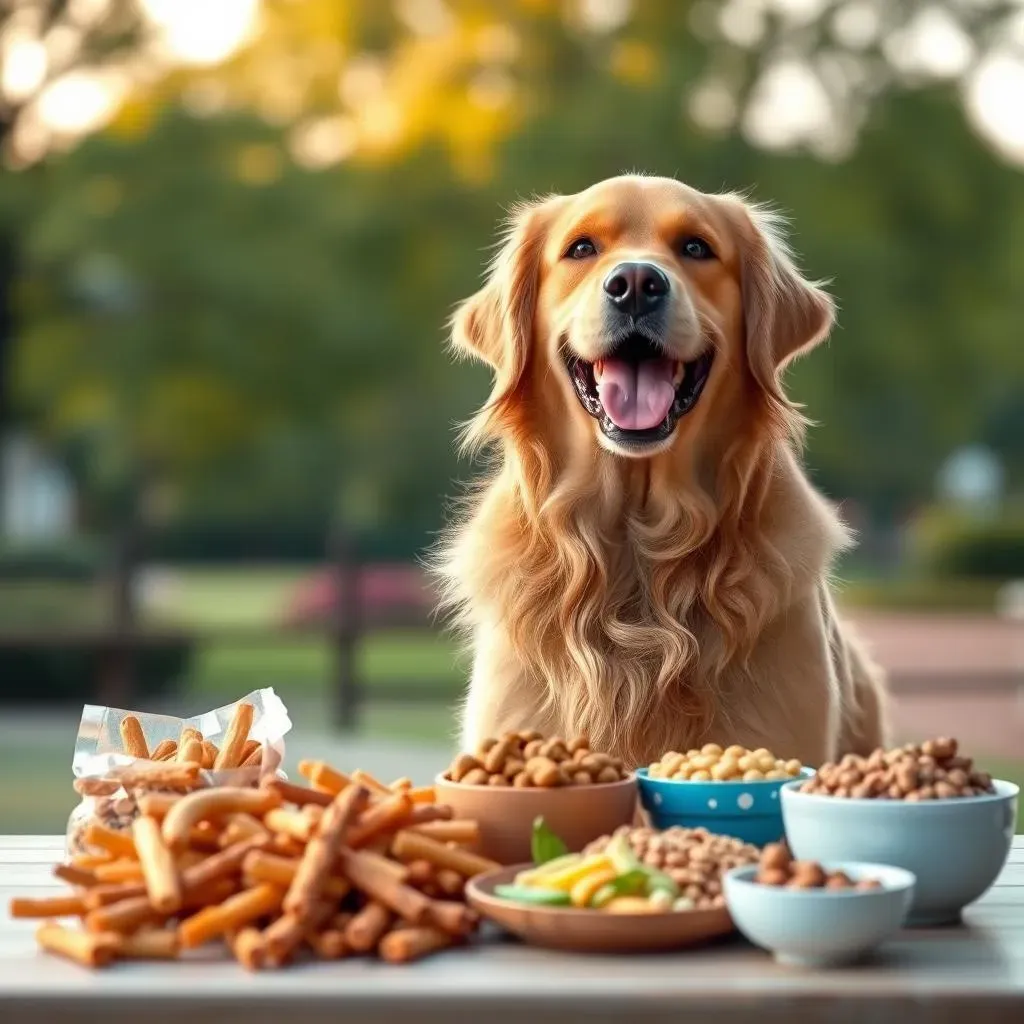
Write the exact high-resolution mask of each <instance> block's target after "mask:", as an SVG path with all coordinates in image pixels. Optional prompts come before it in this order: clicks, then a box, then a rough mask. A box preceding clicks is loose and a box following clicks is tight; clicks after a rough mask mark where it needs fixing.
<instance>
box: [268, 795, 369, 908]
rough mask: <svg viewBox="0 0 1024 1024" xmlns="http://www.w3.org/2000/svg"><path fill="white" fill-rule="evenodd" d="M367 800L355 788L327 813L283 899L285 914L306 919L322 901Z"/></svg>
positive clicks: (321, 818) (335, 802) (338, 799)
mask: <svg viewBox="0 0 1024 1024" xmlns="http://www.w3.org/2000/svg"><path fill="white" fill-rule="evenodd" d="M264 792H266V790H264ZM367 796H368V794H367V792H366V790H365V789H364V788H363V787H362V786H357V785H352V786H349V787H348V789H346V790H344V791H343V792H341V793H339V794H338V796H337V797H336V798H335V800H334V802H333V803H332V804H331V806H330V807H327V808H325V809H324V811H323V814H322V815H321V816H320V821H319V822H318V823H317V827H316V833H315V834H314V835H313V837H312V838H311V839H310V841H309V844H308V845H307V846H306V850H305V852H304V853H303V855H302V859H301V860H300V861H299V868H298V871H296V872H295V878H294V879H293V880H292V884H291V885H290V886H289V887H288V893H287V895H286V896H285V899H284V908H285V910H286V911H288V912H289V913H293V914H297V915H299V916H305V915H308V914H309V913H311V912H312V910H313V908H314V907H315V906H316V905H317V904H318V903H319V902H320V901H321V899H322V898H323V894H324V886H325V885H326V884H327V879H328V878H329V877H330V876H331V872H332V871H333V870H334V865H335V862H336V861H337V859H338V851H339V850H340V849H341V844H342V842H343V840H344V837H345V832H346V830H347V829H348V826H349V823H350V822H351V821H352V819H353V818H355V816H356V815H357V814H358V813H359V812H360V811H361V810H362V809H363V807H364V806H365V804H366V800H367Z"/></svg>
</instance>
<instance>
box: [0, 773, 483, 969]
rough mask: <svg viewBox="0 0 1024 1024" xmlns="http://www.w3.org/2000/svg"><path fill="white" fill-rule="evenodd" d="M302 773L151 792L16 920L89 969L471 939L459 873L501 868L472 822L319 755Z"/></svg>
mask: <svg viewBox="0 0 1024 1024" xmlns="http://www.w3.org/2000/svg"><path fill="white" fill-rule="evenodd" d="M182 767H183V766H181V765H178V766H176V769H175V770H177V771H179V772H180V771H181V770H182ZM196 767H197V770H198V766H196ZM300 773H301V774H302V775H303V776H304V777H305V779H306V780H307V782H308V785H296V784H293V783H290V782H286V781H284V780H283V779H280V778H278V777H276V776H271V775H268V776H265V777H264V778H263V780H262V781H261V783H260V785H259V786H258V787H254V788H243V787H216V786H215V787H210V788H204V789H197V790H194V791H192V792H186V793H150V794H148V795H146V796H144V797H142V799H141V801H140V810H141V814H140V815H139V817H138V818H137V819H136V821H135V822H134V824H133V826H132V830H131V832H130V833H127V832H117V831H114V830H110V829H106V828H105V827H104V826H102V825H100V824H98V823H97V824H93V825H91V826H90V827H89V828H88V830H87V832H86V835H85V837H84V839H85V845H86V846H87V848H88V850H89V852H88V853H86V854H84V855H81V856H76V857H73V858H72V859H71V860H70V861H69V862H68V863H67V864H63V865H60V866H58V867H57V868H56V869H55V874H56V875H57V877H59V878H61V879H62V880H64V881H65V882H68V883H70V885H71V886H73V891H72V892H71V893H70V894H69V895H66V896H57V897H52V898H47V899H15V900H13V901H12V903H11V908H10V909H11V916H12V917H16V918H33V917H34V918H44V919H45V920H44V922H43V923H42V924H41V925H40V927H39V930H38V932H37V938H38V941H39V944H40V946H41V947H42V948H43V949H45V950H47V951H49V952H51V953H54V954H58V955H62V956H65V957H68V958H70V959H72V960H74V961H76V962H78V963H80V964H83V965H87V966H90V967H99V966H105V965H106V964H109V963H111V962H112V961H115V960H118V959H140V958H142V959H174V958H177V957H179V956H181V955H182V954H183V953H184V952H185V951H188V950H192V949H196V948H198V947H201V946H205V945H207V944H208V943H223V944H224V945H225V946H226V948H227V949H229V950H230V951H231V952H232V953H233V954H234V956H235V958H236V959H237V960H238V961H239V963H241V964H243V965H244V966H245V967H247V968H249V969H251V970H258V969H261V968H276V967H282V966H284V965H286V964H288V963H291V962H292V961H294V960H295V959H296V958H298V957H300V956H303V955H312V956H313V957H314V958H318V959H321V960H338V959H341V958H344V957H347V956H353V955H362V954H375V955H377V956H378V957H380V959H382V960H385V961H387V962H389V963H403V962H407V961H410V960H415V959H417V958H419V957H423V956H426V955H428V954H430V953H433V952H435V951H437V950H441V949H445V948H448V947H450V946H453V945H457V944H459V943H462V942H464V941H465V940H466V939H467V938H468V937H469V936H470V935H471V934H472V933H473V931H474V930H475V928H476V926H477V916H476V914H475V913H474V912H473V911H472V910H471V909H470V908H469V907H467V906H466V904H465V901H464V897H463V890H464V886H465V882H466V880H467V879H468V878H470V877H472V876H473V875H476V874H479V873H481V872H484V871H489V870H492V869H494V868H496V867H498V865H496V864H494V863H493V862H491V861H489V860H487V859H485V858H483V857H481V856H479V855H478V854H476V853H474V852H473V846H474V844H475V843H476V842H477V841H478V839H479V829H478V827H477V824H476V822H474V821H466V820H455V819H453V818H452V812H451V809H450V808H447V807H444V806H439V805H437V804H436V803H435V802H434V791H433V789H432V788H431V787H425V788H419V789H417V788H414V787H413V786H412V784H411V783H410V782H409V781H408V780H399V781H398V782H395V783H393V784H391V785H384V784H383V783H381V782H379V781H378V780H376V779H374V778H373V777H372V776H370V775H368V774H366V773H363V772H353V773H352V775H351V777H349V776H346V775H343V774H342V773H340V772H338V771H335V770H334V769H332V768H331V767H330V766H328V765H326V764H324V763H322V762H303V763H302V764H301V765H300ZM59 918H78V919H79V921H78V923H77V924H65V923H59V922H58V921H57V920H56V919H59Z"/></svg>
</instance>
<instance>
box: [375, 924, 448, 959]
mask: <svg viewBox="0 0 1024 1024" xmlns="http://www.w3.org/2000/svg"><path fill="white" fill-rule="evenodd" d="M450 945H452V937H451V935H448V934H447V933H445V932H443V931H441V930H440V929H439V928H398V929H396V930H395V931H393V932H391V933H390V934H389V935H385V936H384V938H383V939H381V941H380V948H379V949H378V952H379V953H380V958H381V959H382V960H384V961H386V962H387V963H389V964H405V963H408V962H409V961H410V960H418V959H420V958H421V957H424V956H428V955H429V954H430V953H436V952H437V951H438V950H439V949H446V948H447V947H449V946H450Z"/></svg>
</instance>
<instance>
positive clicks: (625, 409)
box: [597, 359, 676, 430]
mask: <svg viewBox="0 0 1024 1024" xmlns="http://www.w3.org/2000/svg"><path fill="white" fill-rule="evenodd" d="M602 370H603V372H602V374H601V379H600V380H599V381H598V384H597V393H598V395H599V396H600V398H601V405H603V406H604V411H605V412H606V413H608V418H609V419H610V420H611V421H612V423H614V424H615V426H617V427H619V428H621V429H622V430H650V429H651V428H652V427H656V426H657V425H658V424H659V423H661V421H662V420H663V419H664V418H665V417H666V416H667V415H668V411H669V409H671V408H672V402H673V400H674V399H675V396H676V389H675V385H674V384H673V383H672V361H671V360H670V359H645V360H643V362H640V363H628V362H626V361H625V360H624V359H608V360H606V361H605V363H604V365H603V368H602Z"/></svg>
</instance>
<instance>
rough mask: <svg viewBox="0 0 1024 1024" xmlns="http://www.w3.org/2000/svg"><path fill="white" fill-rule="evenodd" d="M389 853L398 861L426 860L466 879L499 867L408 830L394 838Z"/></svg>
mask: <svg viewBox="0 0 1024 1024" xmlns="http://www.w3.org/2000/svg"><path fill="white" fill-rule="evenodd" d="M391 852H392V853H393V854H394V855H395V856H396V857H397V858H398V859H399V860H404V861H409V860H428V861H430V863H431V864H433V865H434V866H435V867H438V868H449V869H450V870H452V871H458V873H459V874H460V875H464V876H465V877H466V878H472V877H473V875H479V874H483V872H485V871H494V870H496V869H497V868H499V867H500V866H501V865H500V864H496V863H495V862H494V861H492V860H488V859H487V858H486V857H481V856H479V855H478V854H475V853H470V851H469V850H462V849H459V848H458V847H453V846H445V844H444V843H440V842H438V841H437V840H436V839H432V838H431V837H430V836H425V835H421V834H419V833H417V832H412V831H409V830H403V831H402V832H399V833H398V834H397V835H396V836H395V841H394V842H393V843H392V844H391Z"/></svg>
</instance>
